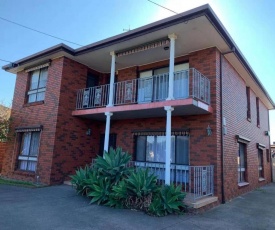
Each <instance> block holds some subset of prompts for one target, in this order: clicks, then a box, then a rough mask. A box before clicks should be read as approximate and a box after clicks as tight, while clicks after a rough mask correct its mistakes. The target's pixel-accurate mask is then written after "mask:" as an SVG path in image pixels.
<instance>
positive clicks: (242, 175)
mask: <svg viewBox="0 0 275 230" xmlns="http://www.w3.org/2000/svg"><path fill="white" fill-rule="evenodd" d="M238 145H239V152H238V183H243V182H246V181H247V180H246V178H247V176H246V173H247V164H246V144H244V143H238Z"/></svg>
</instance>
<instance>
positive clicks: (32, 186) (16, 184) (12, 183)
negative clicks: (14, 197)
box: [0, 177, 44, 188]
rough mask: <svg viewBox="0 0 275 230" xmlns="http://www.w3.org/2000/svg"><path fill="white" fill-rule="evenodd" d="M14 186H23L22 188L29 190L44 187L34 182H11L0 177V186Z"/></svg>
mask: <svg viewBox="0 0 275 230" xmlns="http://www.w3.org/2000/svg"><path fill="white" fill-rule="evenodd" d="M1 184H4V185H13V186H21V187H28V188H37V187H44V186H43V185H37V184H34V183H32V182H27V181H18V180H9V179H4V178H1V177H0V185H1Z"/></svg>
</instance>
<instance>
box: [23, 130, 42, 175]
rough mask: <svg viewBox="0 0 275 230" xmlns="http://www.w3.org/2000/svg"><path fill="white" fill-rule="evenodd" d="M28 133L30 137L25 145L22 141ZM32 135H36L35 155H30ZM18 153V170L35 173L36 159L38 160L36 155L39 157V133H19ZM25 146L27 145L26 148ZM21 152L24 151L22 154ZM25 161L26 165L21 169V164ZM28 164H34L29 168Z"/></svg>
mask: <svg viewBox="0 0 275 230" xmlns="http://www.w3.org/2000/svg"><path fill="white" fill-rule="evenodd" d="M28 133H30V135H31V137H30V139H29V140H28V141H27V143H25V142H24V141H25V140H24V138H26V137H24V135H27V134H28ZM34 133H36V134H37V133H38V136H37V138H38V140H36V141H37V142H38V144H37V149H36V155H31V147H32V146H31V143H32V140H33V139H32V138H33V137H34ZM20 135H21V136H20V153H19V155H18V169H19V170H22V171H32V172H35V171H36V167H37V159H38V155H39V147H40V136H41V131H28V132H21V133H20ZM25 144H27V146H24V145H25ZM23 151H26V152H25V153H23ZM23 161H25V162H26V165H25V166H24V167H23V168H22V166H21V162H23ZM29 163H35V164H34V165H35V166H34V167H33V166H31V167H30V166H29Z"/></svg>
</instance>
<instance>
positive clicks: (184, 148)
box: [176, 136, 189, 165]
mask: <svg viewBox="0 0 275 230" xmlns="http://www.w3.org/2000/svg"><path fill="white" fill-rule="evenodd" d="M176 153H177V155H176V164H184V165H189V137H187V136H177V146H176Z"/></svg>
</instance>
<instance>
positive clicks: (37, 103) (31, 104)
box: [23, 101, 44, 107]
mask: <svg viewBox="0 0 275 230" xmlns="http://www.w3.org/2000/svg"><path fill="white" fill-rule="evenodd" d="M42 104H44V101H36V102H31V103H27V104H25V105H23V107H30V106H35V105H42Z"/></svg>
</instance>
